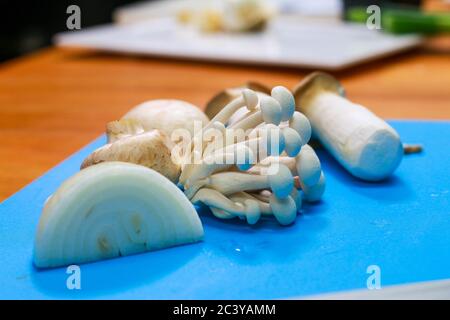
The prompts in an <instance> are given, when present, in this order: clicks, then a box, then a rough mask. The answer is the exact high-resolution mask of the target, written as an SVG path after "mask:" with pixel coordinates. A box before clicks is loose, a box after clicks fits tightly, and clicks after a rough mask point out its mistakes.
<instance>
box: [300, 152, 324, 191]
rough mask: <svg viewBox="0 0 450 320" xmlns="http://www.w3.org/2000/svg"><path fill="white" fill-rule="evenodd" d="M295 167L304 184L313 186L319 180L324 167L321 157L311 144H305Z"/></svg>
mask: <svg viewBox="0 0 450 320" xmlns="http://www.w3.org/2000/svg"><path fill="white" fill-rule="evenodd" d="M295 160H296V161H295V167H296V169H297V173H298V177H299V179H300V181H301V182H302V184H304V185H306V186H313V185H315V184H317V183H318V182H319V179H320V176H321V173H322V168H321V165H320V160H319V157H317V154H316V153H315V152H314V150H313V149H312V148H311V147H310V146H309V145H307V144H306V145H304V146H303V148H302V150H300V153H299V154H298V155H297V157H296V159H295Z"/></svg>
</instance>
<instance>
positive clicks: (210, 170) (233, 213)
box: [83, 86, 321, 224]
mask: <svg viewBox="0 0 450 320" xmlns="http://www.w3.org/2000/svg"><path fill="white" fill-rule="evenodd" d="M239 92H240V93H239V94H238V95H237V96H235V97H234V99H233V100H231V101H228V102H227V104H226V105H225V106H224V108H223V109H222V110H220V111H218V112H217V113H216V114H215V115H214V116H213V118H212V120H211V121H209V122H207V123H205V124H203V127H202V130H201V131H200V132H195V134H194V136H193V137H192V139H191V141H190V142H189V143H188V144H187V145H186V146H185V147H182V148H181V150H182V151H184V152H185V153H184V154H181V155H180V156H177V157H175V160H176V161H174V162H173V161H172V162H169V159H166V158H168V157H166V156H164V159H163V158H160V157H155V155H154V153H157V152H159V151H158V150H153V149H152V150H150V149H151V148H154V149H155V143H154V142H152V141H149V142H145V141H146V140H145V139H144V137H145V138H147V139H150V136H151V135H155V133H154V132H153V131H151V132H147V131H146V132H144V133H137V132H140V131H139V128H138V127H137V126H135V124H134V123H133V122H132V120H127V121H130V122H126V123H121V121H122V122H123V121H125V120H121V121H119V122H118V123H114V124H113V125H110V126H109V127H110V128H112V130H110V131H111V132H113V133H114V142H113V143H111V144H109V145H107V146H105V147H102V148H100V149H99V150H97V151H95V152H94V153H93V154H92V155H91V156H89V157H88V158H87V159H86V160H85V162H84V163H83V167H86V166H89V165H93V164H95V163H98V162H101V161H114V160H124V161H130V162H135V163H138V164H143V165H147V166H148V167H151V168H154V169H156V170H158V171H159V172H161V173H163V174H165V175H168V173H169V170H168V168H166V167H167V166H169V164H170V167H171V166H173V168H176V169H178V170H180V171H181V173H180V172H178V174H172V175H171V176H170V177H171V180H172V181H178V183H179V184H180V185H181V186H182V187H183V189H184V194H185V195H186V197H187V198H188V199H190V200H191V201H192V202H193V203H202V204H204V205H207V206H208V207H210V208H211V211H212V213H213V214H214V215H215V216H217V217H219V218H224V219H230V218H233V217H239V218H241V219H245V220H246V221H247V222H249V223H250V224H253V223H256V222H257V221H258V220H259V218H260V216H261V215H273V216H275V218H276V219H277V220H278V221H279V222H280V223H281V224H289V223H292V222H293V220H294V219H295V216H296V212H297V211H299V210H300V209H301V205H302V194H304V193H305V190H304V192H303V193H301V192H299V191H298V190H297V189H295V187H294V186H295V181H296V180H295V179H294V176H295V177H297V176H298V180H299V183H300V185H299V186H297V187H301V188H302V189H304V188H309V189H307V191H306V193H308V195H309V194H310V193H311V192H312V191H311V192H310V191H309V190H313V191H314V190H315V189H312V188H316V189H317V188H318V187H316V185H319V186H320V184H319V178H320V174H321V168H320V162H319V160H318V158H317V156H316V155H315V153H314V151H313V150H312V148H310V147H309V146H308V145H307V144H306V143H307V142H308V140H309V138H310V136H311V126H310V124H309V121H308V119H306V118H305V117H304V116H303V115H302V114H301V113H299V112H297V111H295V104H294V103H295V102H294V98H293V96H292V94H291V93H290V92H289V90H287V89H286V88H284V87H281V86H278V87H275V88H274V89H273V90H272V91H271V96H269V95H267V94H265V93H263V94H260V93H257V92H255V91H253V90H251V89H242V90H240V91H239ZM216 102H217V101H216ZM215 108H216V107H215ZM242 108H245V110H246V112H245V113H242V115H241V116H240V117H239V119H238V118H236V119H238V120H236V121H234V122H233V123H231V124H230V119H231V118H233V117H234V116H235V115H236V113H239V112H241V111H242ZM130 119H131V118H130ZM138 120H139V119H138ZM153 121H155V120H153ZM144 129H145V128H144ZM174 129H176V128H174ZM241 131H243V132H244V134H242V135H237V136H234V135H233V133H236V132H241ZM216 135H219V136H220V137H218V136H216ZM223 136H225V139H223ZM229 137H231V138H232V139H228V138H229ZM138 139H140V140H138ZM153 140H155V139H153ZM159 140H161V141H163V142H164V139H161V138H160V139H159ZM138 141H141V142H142V146H143V147H142V148H138V147H137V146H139V144H138V143H137V142H138ZM177 146H178V145H177ZM144 147H145V148H144ZM146 148H147V149H146ZM156 149H160V150H162V151H164V150H166V149H168V144H167V143H166V144H165V145H164V144H163V145H162V146H160V147H159V148H156ZM146 150H147V151H149V153H150V154H147V155H145V154H144V153H145V152H146ZM166 151H167V150H166ZM172 151H173V150H172ZM164 152H165V151H164ZM165 154H166V153H165ZM166 155H167V154H166ZM172 156H173V152H172ZM146 159H147V160H146ZM149 159H150V160H149ZM143 160H145V161H143ZM172 160H173V158H172ZM163 162H164V163H165V164H164V166H163V165H162V163H163ZM177 178H179V179H177ZM303 186H304V187H303ZM265 193H268V195H267V196H266V195H263V194H265ZM317 194H318V192H317V191H314V194H313V196H311V197H310V198H311V199H313V198H318V197H319V195H317ZM320 195H321V194H320ZM305 200H306V197H305Z"/></svg>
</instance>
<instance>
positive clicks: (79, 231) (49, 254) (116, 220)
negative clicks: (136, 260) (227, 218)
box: [34, 162, 203, 268]
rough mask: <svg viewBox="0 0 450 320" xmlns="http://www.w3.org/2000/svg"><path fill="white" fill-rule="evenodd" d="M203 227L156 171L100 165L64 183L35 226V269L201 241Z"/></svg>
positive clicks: (177, 192) (181, 197) (137, 167)
mask: <svg viewBox="0 0 450 320" xmlns="http://www.w3.org/2000/svg"><path fill="white" fill-rule="evenodd" d="M202 237H203V227H202V224H201V222H200V219H199V218H198V215H197V213H196V211H195V209H194V207H193V206H192V204H191V203H190V202H189V201H188V199H187V198H186V197H185V196H184V195H183V193H182V192H181V191H180V190H179V189H178V188H177V187H176V186H175V185H174V184H173V183H172V182H170V181H169V180H168V179H166V178H165V177H164V176H162V175H160V174H159V173H157V172H156V171H153V170H151V169H148V168H146V167H143V166H139V165H135V164H130V163H124V162H105V163H102V164H98V165H95V166H92V167H89V168H87V169H84V170H81V171H80V172H79V173H77V174H76V175H74V176H73V177H71V178H70V179H68V180H67V181H65V182H64V183H63V184H62V185H61V186H60V187H59V189H58V190H57V191H56V192H55V193H54V194H53V195H52V196H51V197H50V198H49V199H48V201H47V202H46V204H45V206H44V209H43V212H42V216H41V218H40V220H39V225H38V230H37V233H36V239H35V247H34V264H35V265H36V266H37V267H39V268H48V267H58V266H63V265H68V264H73V263H85V262H92V261H96V260H101V259H107V258H114V257H118V256H126V255H130V254H135V253H140V252H144V251H149V250H157V249H162V248H166V247H171V246H176V245H180V244H186V243H192V242H196V241H200V240H201V239H202Z"/></svg>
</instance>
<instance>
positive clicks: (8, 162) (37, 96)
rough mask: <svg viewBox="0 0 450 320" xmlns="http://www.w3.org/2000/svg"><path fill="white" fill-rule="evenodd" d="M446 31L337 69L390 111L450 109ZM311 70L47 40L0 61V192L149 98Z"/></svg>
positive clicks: (188, 95) (449, 114)
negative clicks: (60, 45)
mask: <svg viewBox="0 0 450 320" xmlns="http://www.w3.org/2000/svg"><path fill="white" fill-rule="evenodd" d="M449 54H450V39H449V38H441V39H434V40H432V41H429V42H428V43H427V44H426V45H425V46H424V47H423V48H420V49H416V50H414V51H411V52H408V53H404V54H401V55H397V56H395V57H391V58H386V59H384V60H381V61H378V62H374V63H369V64H367V65H363V66H360V67H355V68H352V69H351V70H347V71H342V72H335V73H334V75H335V76H337V77H338V78H339V79H340V80H341V81H342V82H343V84H344V86H345V87H346V89H347V93H348V97H349V98H350V99H352V100H354V101H355V102H358V103H360V104H363V105H365V106H367V107H368V108H370V109H371V110H373V111H374V112H375V113H377V114H378V115H380V116H382V117H384V118H402V119H404V118H408V119H418V118H421V119H450V59H449ZM308 73H309V71H307V70H298V69H297V70H295V69H281V68H267V67H247V66H235V65H234V66H232V65H226V64H212V63H211V64H210V63H208V64H203V63H199V62H187V61H173V60H166V59H156V58H143V57H122V56H118V55H110V54H102V53H96V52H92V51H85V50H68V49H66V50H63V49H57V48H49V49H45V50H43V51H40V52H38V53H35V54H33V55H30V56H26V57H23V58H19V59H17V60H13V61H10V62H7V63H4V64H3V65H1V66H0V136H1V147H0V199H1V200H3V199H5V198H6V197H8V196H10V195H11V194H13V193H14V192H16V191H18V190H19V189H20V188H22V187H23V186H25V185H26V184H28V183H30V182H31V181H32V180H33V179H35V178H37V177H38V176H40V175H42V174H43V173H44V172H45V171H47V170H49V169H50V168H52V167H53V166H55V165H56V164H57V163H59V162H60V161H62V160H63V159H65V158H66V157H67V156H69V155H70V154H72V153H74V152H75V151H77V150H78V149H80V148H81V147H83V146H84V145H86V144H87V143H89V142H90V141H91V140H93V139H94V138H96V137H97V136H99V135H100V134H101V133H102V132H103V130H104V127H105V124H106V123H107V122H108V121H111V120H115V119H118V118H120V117H121V116H122V115H123V114H124V113H125V112H126V111H127V110H128V109H130V108H131V107H133V106H134V105H136V104H138V103H140V102H142V101H145V100H150V99H157V98H176V99H183V100H186V101H189V102H191V103H194V104H196V105H198V106H199V107H203V106H204V104H205V102H206V101H207V100H208V99H209V98H210V97H211V96H212V95H214V94H215V93H216V92H218V91H219V90H221V89H223V88H226V87H230V86H235V85H239V84H242V83H244V82H245V81H247V80H256V81H259V82H262V83H264V84H267V85H270V86H274V85H278V84H281V85H285V86H287V87H291V88H292V87H293V86H294V85H295V84H296V83H297V82H298V81H299V80H301V79H302V78H303V77H304V76H305V75H306V74H308Z"/></svg>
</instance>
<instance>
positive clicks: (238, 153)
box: [234, 145, 255, 171]
mask: <svg viewBox="0 0 450 320" xmlns="http://www.w3.org/2000/svg"><path fill="white" fill-rule="evenodd" d="M235 149H236V150H235V153H234V157H235V163H236V167H238V168H239V170H242V171H247V170H248V169H250V167H251V166H253V165H254V163H255V157H254V155H253V152H252V150H251V149H250V148H249V147H247V146H244V145H238V146H237V147H236V148H235Z"/></svg>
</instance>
